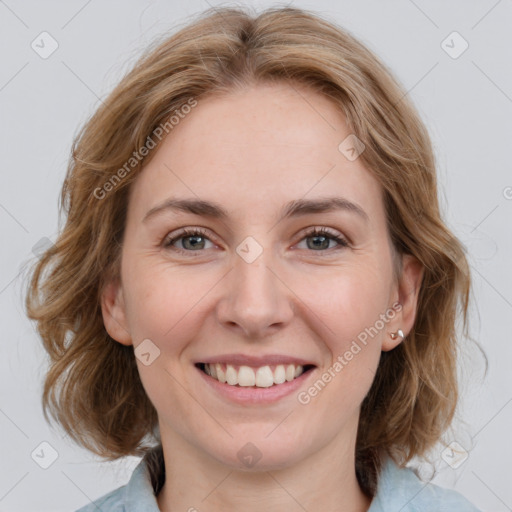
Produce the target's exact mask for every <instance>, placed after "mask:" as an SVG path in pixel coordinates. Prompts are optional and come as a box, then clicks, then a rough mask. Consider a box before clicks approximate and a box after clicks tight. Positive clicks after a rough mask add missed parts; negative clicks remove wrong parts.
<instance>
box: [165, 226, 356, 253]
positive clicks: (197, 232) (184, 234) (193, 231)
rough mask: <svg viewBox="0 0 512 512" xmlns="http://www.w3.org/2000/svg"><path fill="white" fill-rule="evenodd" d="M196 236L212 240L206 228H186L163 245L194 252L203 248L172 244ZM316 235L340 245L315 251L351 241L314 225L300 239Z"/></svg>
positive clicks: (183, 251) (172, 248)
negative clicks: (186, 247)
mask: <svg viewBox="0 0 512 512" xmlns="http://www.w3.org/2000/svg"><path fill="white" fill-rule="evenodd" d="M195 236H197V237H201V238H206V239H207V240H210V239H209V238H208V236H207V232H206V230H204V229H202V228H184V229H183V230H182V231H181V233H179V234H178V235H177V236H174V237H172V238H165V239H164V242H163V246H164V248H166V249H171V250H173V251H176V252H178V253H180V254H184V253H189V254H190V253H194V252H201V250H198V251H192V250H187V249H179V248H177V247H173V246H172V244H174V243H175V242H176V241H177V240H180V239H181V238H188V237H195ZM315 236H324V237H326V238H329V239H330V240H334V241H335V242H336V243H338V244H339V246H340V247H337V248H336V247H334V248H332V247H331V248H330V249H325V250H319V251H313V249H311V251H312V252H319V253H321V252H328V251H330V250H332V249H335V250H336V249H343V248H347V247H349V243H348V242H347V240H345V239H344V238H342V237H340V236H339V235H337V234H336V233H334V232H332V231H330V230H329V229H327V228H318V227H314V228H312V229H310V230H309V231H307V232H306V233H304V236H303V237H302V238H301V240H300V241H302V240H303V239H305V238H309V237H315ZM210 241H211V240H210ZM204 250H206V249H204Z"/></svg>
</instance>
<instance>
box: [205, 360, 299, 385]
mask: <svg viewBox="0 0 512 512" xmlns="http://www.w3.org/2000/svg"><path fill="white" fill-rule="evenodd" d="M224 368H225V370H224ZM204 369H205V372H206V373H207V374H208V375H210V376H211V377H213V378H214V379H216V380H218V381H219V382H222V383H223V384H224V383H227V384H229V385H230V386H236V385H239V386H241V387H253V386H256V387H258V388H269V387H271V386H273V385H274V384H283V382H286V381H288V382H290V381H292V380H293V379H296V378H297V377H299V376H300V375H302V374H303V373H304V367H303V366H301V365H294V364H288V365H283V364H278V365H277V366H275V367H274V370H273V371H272V368H271V367H270V366H268V365H267V366H260V367H259V368H251V367H250V366H240V367H238V369H237V367H235V366H233V365H231V364H228V365H223V364H220V363H216V364H205V365H204Z"/></svg>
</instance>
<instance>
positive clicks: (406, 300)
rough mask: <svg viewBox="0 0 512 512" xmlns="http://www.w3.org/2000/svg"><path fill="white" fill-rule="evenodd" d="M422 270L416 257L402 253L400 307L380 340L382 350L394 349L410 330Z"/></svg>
mask: <svg viewBox="0 0 512 512" xmlns="http://www.w3.org/2000/svg"><path fill="white" fill-rule="evenodd" d="M423 272H424V267H423V265H422V264H421V263H420V262H419V261H418V259H417V258H415V257H414V256H412V255H411V254H403V255H402V275H401V276H400V279H399V282H398V302H399V303H400V305H401V309H400V312H399V314H398V315H396V317H395V318H394V319H393V322H391V323H390V324H389V327H390V329H391V330H390V331H389V332H387V333H386V335H385V337H384V340H383V342H382V350H383V351H389V350H392V349H394V348H395V347H396V346H398V345H399V344H400V343H402V342H403V341H404V339H406V338H407V334H408V333H409V332H410V331H411V330H412V328H413V326H414V321H415V319H416V311H417V306H418V298H419V294H420V289H421V282H422V279H423Z"/></svg>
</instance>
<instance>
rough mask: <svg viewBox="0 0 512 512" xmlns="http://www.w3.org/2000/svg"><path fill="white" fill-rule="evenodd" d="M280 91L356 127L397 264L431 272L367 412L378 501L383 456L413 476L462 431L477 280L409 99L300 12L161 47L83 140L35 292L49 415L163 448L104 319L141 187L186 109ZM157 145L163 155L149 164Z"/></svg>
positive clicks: (236, 15) (78, 435)
mask: <svg viewBox="0 0 512 512" xmlns="http://www.w3.org/2000/svg"><path fill="white" fill-rule="evenodd" d="M283 82H285V83H288V84H292V85H294V86H295V85H296V86H304V87H308V88H310V89H312V90H314V91H316V92H318V93H319V94H321V95H323V96H325V97H327V98H329V100H330V101H331V102H332V104H333V105H334V106H335V107H336V108H337V109H338V110H339V112H340V113H342V114H343V115H344V116H345V120H346V123H347V126H348V128H349V129H350V132H351V133H353V134H355V135H356V136H357V137H358V138H359V139H360V140H361V141H363V143H364V145H365V149H364V151H363V153H361V155H360V156H359V158H361V159H362V161H363V163H364V165H365V167H366V168H367V169H368V170H369V171H370V172H371V173H372V175H373V176H374V177H375V178H376V179H377V180H378V182H379V183H380V185H381V186H382V190H383V194H384V196H383V197H384V202H385V207H386V216H387V226H388V229H389V234H390V240H391V241H392V247H393V252H394V253H395V254H396V255H400V254H411V255H413V256H414V257H416V258H417V259H418V261H419V262H420V263H421V264H422V265H423V267H424V274H423V279H422V282H421V288H420V291H419V296H418V305H417V315H416V320H415V324H414V326H413V329H412V330H411V332H410V333H409V334H408V336H407V338H406V339H405V340H404V341H403V342H402V343H401V344H399V345H398V346H397V347H396V348H395V349H394V350H392V351H389V352H384V353H382V355H381V359H380V362H379V366H378V369H377V373H376V376H375V379H374V382H373V383H372V386H371V389H370V391H369V392H368V394H367V396H366V397H365V399H364V401H363V403H362V405H361V412H360V421H359V427H358V435H357V441H356V454H355V455H356V474H357V478H358V481H359V484H360V485H361V487H362V489H363V491H364V492H365V493H366V494H367V495H368V496H373V495H374V493H375V491H376V484H377V479H378V473H379V471H380V468H381V466H382V464H381V462H382V456H383V454H388V455H389V456H391V457H392V458H393V459H394V460H395V462H397V463H398V464H400V465H405V464H406V463H407V462H408V461H410V460H411V459H412V458H413V457H415V456H420V457H421V456H423V455H424V454H425V453H427V451H428V450H429V449H431V448H432V447H433V445H434V444H435V443H436V442H437V441H438V440H439V439H440V438H441V436H442V434H443V432H444V431H445V430H446V429H447V428H448V426H449V425H450V423H451V421H452V419H453V416H454V412H455V408H456V403H457V399H458V386H457V372H456V363H457V347H458V344H459V342H458V338H459V334H458V333H457V329H456V322H457V319H458V316H459V314H460V313H462V318H463V326H464V334H465V333H466V332H467V311H468V299H469V293H470V274H469V267H468V263H467V259H466V256H465V249H464V247H463V245H462V244H461V243H460V241H459V240H458V239H457V238H456V237H455V236H454V235H453V234H452V233H451V232H450V230H449V229H448V228H447V226H446V225H445V224H444V222H443V221H442V219H441V214H440V210H439V205H438V197H437V181H436V163H435V158H434V154H433V149H432V145H431V141H430V138H429V135H428V132H427V130H426V128H425V126H424V125H423V123H422V122H421V120H420V118H419V115H418V113H417V112H416V110H415V108H414V107H413V105H412V103H411V102H410V101H409V99H408V97H407V92H406V91H405V90H404V88H403V87H402V86H401V85H400V84H399V82H397V80H396V79H395V78H394V77H393V75H392V73H391V72H390V71H389V70H388V68H387V67H386V66H385V65H384V64H383V63H382V62H380V61H379V59H378V58H377V57H376V56H375V54H374V53H372V51H371V50H370V49H368V48H367V47H365V46H364V45H363V44H362V43H360V42H359V41H358V40H357V39H356V38H355V37H354V36H352V35H351V34H350V33H349V32H347V31H346V30H344V29H342V28H340V27H339V26H337V25H335V24H333V23H332V22H329V21H326V20H324V19H323V18H321V17H320V16H318V15H316V14H313V13H311V12H308V11H304V10H300V9H296V8H289V7H285V8H272V9H268V10H266V11H263V12H261V13H259V14H257V15H256V14H254V15H253V14H250V13H249V12H248V11H247V10H244V9H240V8H222V9H219V8H215V9H209V10H208V11H206V12H204V13H202V14H201V15H200V16H199V17H197V18H196V19H194V20H193V22H191V23H190V24H189V25H187V26H185V27H184V28H182V29H181V30H180V31H178V32H177V33H175V34H174V35H172V36H170V37H169V36H168V35H166V36H165V39H164V40H163V41H161V40H158V41H156V42H155V43H153V45H151V46H150V47H148V48H147V50H146V51H145V53H144V54H143V55H142V56H141V57H140V58H139V60H138V61H137V62H136V64H135V65H134V67H133V68H132V69H131V70H130V71H129V72H128V73H127V74H126V75H125V76H124V77H123V78H122V80H121V81H120V82H119V84H118V85H117V86H116V87H115V89H114V90H113V91H112V92H111V93H110V95H109V96H108V97H107V98H106V99H105V100H104V101H102V105H100V107H99V108H98V109H97V111H96V112H95V113H94V114H93V115H92V116H91V117H90V119H89V120H88V121H87V122H86V123H85V125H84V126H83V127H82V128H81V130H80V131H79V132H78V134H77V135H76V137H75V139H74V142H73V147H72V154H71V157H70V161H69V164H68V169H67V174H66V177H65V180H64V183H63V187H62V191H61V195H60V213H61V214H62V210H64V211H65V214H66V223H65V226H64V227H63V229H62V230H61V231H60V233H59V236H58V239H57V240H56V242H55V244H54V246H52V247H51V248H49V249H48V250H47V251H46V252H45V253H44V255H43V256H42V257H41V258H40V260H39V261H37V262H36V263H35V265H34V268H33V270H32V275H31V278H30V281H29V283H28V286H27V288H28V290H27V291H28V293H27V297H26V308H27V315H28V316H29V318H31V319H33V320H36V321H37V329H38V332H39V335H40V337H41V339H42V342H43V344H44V347H45V349H46V351H47V353H48V354H49V360H50V366H49V370H48V372H47V375H46V379H45V383H44V390H43V406H44V407H43V408H44V414H45V418H46V419H47V420H49V415H48V413H50V414H51V416H52V417H53V418H54V419H55V420H57V421H58V422H59V423H60V424H61V425H62V427H63V428H64V429H65V430H66V431H67V432H68V433H69V435H70V436H71V438H72V439H73V440H74V441H75V442H77V443H79V444H80V445H82V446H83V447H85V448H87V449H89V450H91V451H92V452H94V453H96V454H98V455H100V456H102V457H103V458H106V459H109V460H112V459H115V458H118V457H122V456H125V455H142V454H145V453H147V452H148V450H149V448H150V447H151V443H153V445H154V443H155V441H156V440H158V439H157V437H158V435H157V434H155V432H156V430H155V429H156V428H157V424H158V418H157V413H156V410H155V408H154V406H153V405H152V403H151V402H150V400H149V398H148V396H147V395H146V393H145V391H144V389H143V386H142V384H141V381H140V378H139V374H138V370H137V365H136V362H135V357H134V352H133V347H128V346H124V345H122V344H120V343H117V342H115V341H114V340H113V339H112V338H111V337H110V336H109V335H108V333H107V332H106V330H105V326H104V323H103V318H102V312H101V295H102V292H103V289H104V286H105V284H106V283H107V282H108V281H109V280H110V279H119V278H120V257H121V251H122V243H123V234H124V228H125V221H126V212H127V205H128V199H129V192H130V185H131V184H132V182H133V181H134V180H135V179H136V178H137V175H138V173H139V172H140V171H141V169H142V168H143V166H144V165H145V164H146V163H147V162H148V161H149V160H150V158H151V157H152V155H154V153H155V152H156V150H157V149H158V147H159V144H160V137H154V134H155V133H160V132H161V131H162V128H161V127H162V126H163V127H166V128H165V131H166V132H167V133H168V131H169V129H172V126H171V125H172V124H173V123H172V121H171V122H170V121H169V119H172V117H171V116H173V115H174V114H178V113H179V112H181V110H180V109H183V111H185V107H184V106H185V105H187V104H188V105H191V104H193V103H192V102H193V101H197V102H200V101H201V99H202V98H204V97H206V96H207V95H212V94H229V93H230V92H232V91H234V90H243V89H244V88H247V87H248V86H252V85H259V84H275V83H283ZM176 111H178V112H176ZM159 127H160V132H159V131H158V129H159ZM156 138H158V139H159V140H158V141H157V140H154V139H156ZM149 141H151V142H152V143H153V145H154V146H155V148H154V149H151V150H149V149H148V150H147V151H145V152H144V151H143V148H148V147H151V146H149V144H150V142H149ZM144 153H146V155H145V156H144V157H143V158H142V157H141V155H142V154H144ZM127 162H129V167H127ZM123 170H124V172H123ZM400 272H401V268H400V267H398V268H397V273H398V274H399V273H400Z"/></svg>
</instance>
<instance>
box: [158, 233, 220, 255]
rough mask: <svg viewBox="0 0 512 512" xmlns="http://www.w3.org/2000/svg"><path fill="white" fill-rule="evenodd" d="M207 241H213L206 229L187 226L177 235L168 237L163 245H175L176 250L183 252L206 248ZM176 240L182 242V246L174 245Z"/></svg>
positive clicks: (166, 246)
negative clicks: (207, 234)
mask: <svg viewBox="0 0 512 512" xmlns="http://www.w3.org/2000/svg"><path fill="white" fill-rule="evenodd" d="M206 241H209V242H211V240H210V239H209V238H208V237H207V236H206V231H205V230H204V229H201V228H186V229H183V230H182V231H181V232H180V233H178V234H177V235H176V236H174V237H170V238H166V239H165V240H164V243H163V245H164V247H165V248H170V247H173V249H174V250H175V251H178V252H181V253H185V252H198V251H200V250H202V249H205V243H206ZM176 242H180V243H179V245H181V247H175V246H174V245H175V243H176ZM206 249H207V247H206Z"/></svg>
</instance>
